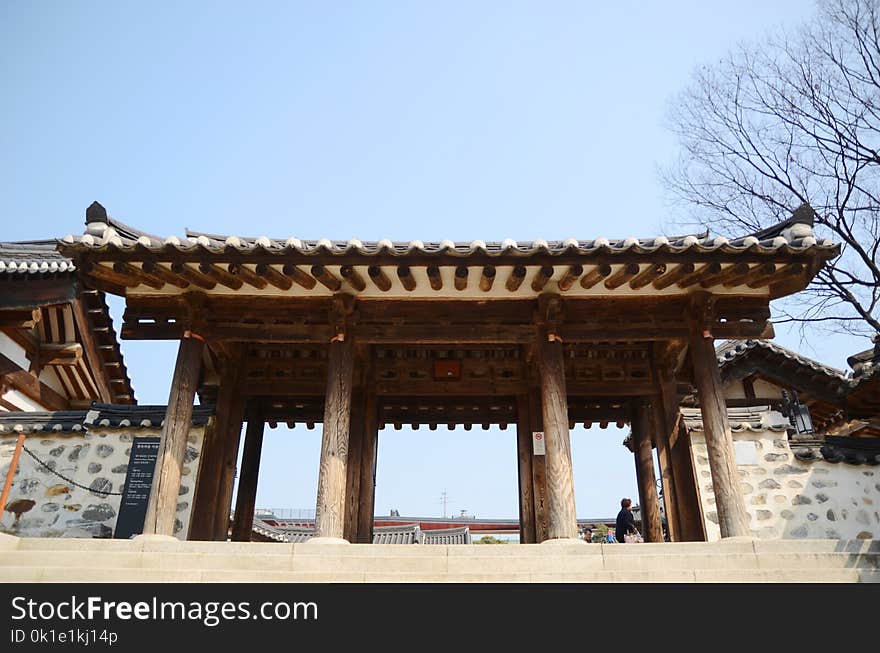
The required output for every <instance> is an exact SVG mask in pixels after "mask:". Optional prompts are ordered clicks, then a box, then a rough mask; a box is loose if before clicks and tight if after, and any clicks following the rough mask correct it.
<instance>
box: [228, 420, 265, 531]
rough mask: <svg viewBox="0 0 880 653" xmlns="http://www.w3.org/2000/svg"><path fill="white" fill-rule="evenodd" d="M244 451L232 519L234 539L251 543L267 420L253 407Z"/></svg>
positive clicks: (248, 421)
mask: <svg viewBox="0 0 880 653" xmlns="http://www.w3.org/2000/svg"><path fill="white" fill-rule="evenodd" d="M247 423H248V425H247V432H246V434H245V438H244V451H243V452H242V456H241V474H239V477H238V495H237V496H236V497H235V516H234V518H233V520H232V541H233V542H250V541H251V531H252V530H253V524H254V507H255V504H256V501H257V482H258V480H259V477H260V453H261V452H262V450H263V431H264V430H265V421H264V419H263V411H262V410H261V409H260V408H254V409H252V410H251V411H250V413H249V415H248V418H247Z"/></svg>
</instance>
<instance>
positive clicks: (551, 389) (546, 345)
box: [537, 335, 578, 539]
mask: <svg viewBox="0 0 880 653" xmlns="http://www.w3.org/2000/svg"><path fill="white" fill-rule="evenodd" d="M537 353H538V370H539V374H540V378H541V409H542V410H541V412H542V415H543V418H544V441H545V443H546V444H545V446H546V448H547V454H546V465H547V500H548V504H549V505H548V508H549V510H548V519H547V521H548V529H547V537H548V539H569V538H570V539H576V538H577V534H578V529H577V515H576V512H575V505H574V476H573V474H572V467H571V441H570V439H569V432H568V398H567V396H566V391H565V366H564V365H563V361H562V343H561V342H559V340H553V341H551V340H550V339H549V336H543V335H542V336H541V337H539V338H538V346H537Z"/></svg>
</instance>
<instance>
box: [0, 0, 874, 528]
mask: <svg viewBox="0 0 880 653" xmlns="http://www.w3.org/2000/svg"><path fill="white" fill-rule="evenodd" d="M812 12H813V7H812V4H811V3H809V2H793V1H779V2H773V3H767V2H751V1H741V2H737V3H717V2H716V3H709V2H666V3H659V2H657V3H643V2H638V3H637V2H616V3H601V4H600V3H589V2H540V3H539V2H532V3H518V2H443V3H440V2H435V3H428V2H369V3H368V2H337V3H332V4H330V3H299V2H281V3H268V2H252V3H232V2H211V3H196V2H182V3H143V2H137V3H136V2H5V3H2V5H0V81H2V89H3V94H2V102H0V196H2V198H3V212H4V217H3V218H2V224H3V229H2V232H0V239H2V240H24V239H34V238H46V237H55V236H58V237H60V236H63V235H65V234H68V233H79V232H81V230H82V228H83V217H84V210H85V207H86V206H88V205H89V204H90V203H91V202H92V201H93V200H98V201H100V202H101V203H102V204H104V205H105V206H106V207H107V208H108V210H109V211H110V213H111V215H113V216H114V217H117V218H119V219H121V220H123V221H125V222H128V223H129V224H132V225H134V226H137V227H139V228H141V229H143V230H145V231H149V232H153V233H157V234H161V235H170V234H178V235H180V234H182V233H183V231H184V228H185V227H189V228H193V229H200V230H204V231H210V232H215V233H230V234H240V235H260V234H267V235H270V236H276V237H283V238H286V237H288V236H291V235H295V236H298V237H301V238H321V237H327V238H343V239H348V238H352V237H356V238H361V239H378V238H392V239H403V240H409V239H421V240H434V239H436V240H442V239H446V238H449V239H472V238H479V239H483V240H502V239H504V238H515V239H521V240H526V239H531V238H545V239H556V238H567V237H571V236H574V237H579V238H593V237H596V236H600V235H605V236H608V237H626V236H630V235H636V236H651V235H655V234H659V233H663V232H669V231H675V227H674V226H672V221H673V219H674V218H675V217H676V216H675V213H674V211H673V209H672V208H671V207H670V206H669V205H668V203H667V202H666V201H665V200H664V195H663V192H662V189H661V187H660V185H659V183H658V178H657V167H658V166H661V165H664V164H666V163H668V162H670V161H672V160H673V158H674V157H675V155H676V144H675V142H674V139H673V137H672V136H671V134H670V133H669V132H668V131H667V130H666V129H665V127H664V120H665V115H666V112H667V110H668V106H669V104H670V102H671V101H672V99H673V98H674V96H675V94H676V93H677V92H679V91H680V90H681V89H682V88H683V87H684V86H685V85H686V84H687V82H688V80H689V78H690V75H691V72H692V71H693V69H694V68H695V67H696V66H698V65H701V64H711V63H712V62H713V61H717V60H718V59H719V58H720V57H721V56H723V55H724V53H725V52H726V51H727V50H728V49H729V48H730V47H732V46H733V45H734V44H735V43H737V42H738V41H741V40H749V39H754V38H758V37H760V36H761V35H762V34H763V33H765V32H766V31H767V30H769V29H772V28H773V27H774V26H778V25H785V26H788V27H796V25H797V24H798V23H799V22H801V21H802V20H804V19H805V18H807V17H809V16H810V15H811V14H812ZM113 310H114V315H116V316H117V317H118V316H120V315H121V312H122V305H121V303H120V302H119V301H115V300H114V302H113ZM778 331H779V333H778V340H779V341H780V342H782V343H783V344H786V345H788V346H791V347H794V348H797V349H800V350H801V351H804V352H805V353H807V354H808V355H811V356H814V357H816V358H818V359H819V360H821V361H823V362H825V363H828V364H830V365H833V366H836V367H839V368H845V367H846V362H845V358H846V356H847V355H849V354H851V353H853V352H855V351H858V350H860V349H864V348H866V347H867V344H866V343H865V342H862V341H853V340H849V339H845V338H834V337H823V338H814V339H813V341H812V342H811V343H810V345H811V348H808V347H806V346H805V345H802V344H800V343H799V341H798V337H797V334H794V333H788V332H786V331H784V330H782V329H780V330H778ZM123 351H124V353H125V358H126V362H127V363H128V366H129V371H130V374H131V376H132V378H133V380H134V384H135V389H136V392H137V395H138V398H139V400H140V402H141V403H165V402H166V401H167V397H168V385H169V382H170V378H171V369H172V366H173V357H174V345H173V344H172V343H141V342H125V343H123ZM624 435H625V433H624V432H621V431H618V430H616V429H614V428H609V429H608V430H606V431H601V430H598V429H593V430H591V431H589V432H585V431H583V430H581V429H578V430H576V431H575V432H574V433H573V434H572V448H573V456H574V469H575V483H576V501H577V508H578V514H579V515H580V516H583V517H595V516H605V515H611V514H614V513H615V512H616V510H615V506H616V505H617V503H618V501H619V499H620V497H621V496H624V495H626V496H636V489H635V476H634V466H633V461H632V457H631V455H630V454H629V453H628V452H627V451H626V450H625V449H623V447H622V446H621V445H620V442H621V440H622V439H623V437H624ZM319 439H320V431H319V430H318V429H316V430H314V431H307V430H305V429H304V428H297V429H295V430H293V431H288V430H286V429H277V430H270V431H267V437H266V444H265V447H264V470H263V474H262V477H261V483H260V487H259V496H258V503H259V504H260V505H263V506H277V507H292V508H313V507H314V502H315V496H314V494H315V487H316V484H317V481H316V479H317V468H318V464H317V457H318V450H319V445H320V443H319ZM444 490H446V491H447V493H448V495H449V504H448V511H449V512H458V511H459V510H468V511H470V512H471V513H475V514H477V515H478V516H496V517H515V516H516V514H517V503H516V496H517V490H516V452H515V435H514V430H513V429H508V430H507V431H500V430H491V431H482V430H481V429H476V430H473V431H470V432H466V431H463V430H460V431H454V432H453V431H447V430H445V429H439V430H437V431H428V430H427V429H422V430H420V431H416V432H413V431H409V430H406V429H404V430H402V431H399V432H398V431H387V432H383V434H382V435H381V436H380V451H379V473H378V488H377V503H376V509H377V512H379V513H387V512H388V511H389V510H390V509H392V508H395V509H398V510H400V512H401V514H420V515H427V516H431V515H439V514H440V512H441V510H442V508H441V504H440V494H441V492H443V491H444Z"/></svg>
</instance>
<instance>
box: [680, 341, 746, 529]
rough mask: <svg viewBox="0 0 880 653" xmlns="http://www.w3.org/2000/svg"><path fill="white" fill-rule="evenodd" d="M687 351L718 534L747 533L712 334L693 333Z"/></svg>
mask: <svg viewBox="0 0 880 653" xmlns="http://www.w3.org/2000/svg"><path fill="white" fill-rule="evenodd" d="M690 353H691V360H692V361H693V366H694V381H695V382H696V386H697V393H698V396H699V400H700V412H701V413H702V417H703V433H704V434H705V436H706V449H707V450H708V457H709V470H710V471H711V472H712V487H713V488H714V489H715V508H716V509H717V511H718V525H719V526H720V527H721V537H723V538H725V537H743V536H748V535H749V520H748V515H747V513H746V505H745V500H744V499H743V495H742V489H741V487H740V480H739V472H738V470H737V468H736V462H735V460H734V454H733V436H732V435H731V432H730V426H729V424H728V423H727V406H726V404H725V401H724V389H723V388H722V386H721V375H720V373H719V371H718V361H717V360H716V358H715V347H714V344H713V341H712V337H711V336H710V335H708V334H707V333H706V332H695V333H694V334H693V335H692V336H691V339H690Z"/></svg>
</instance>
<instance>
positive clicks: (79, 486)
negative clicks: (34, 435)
mask: <svg viewBox="0 0 880 653" xmlns="http://www.w3.org/2000/svg"><path fill="white" fill-rule="evenodd" d="M21 448H22V449H24V451H25V453H26V454H27V455H29V456H30V457H31V458H33V459H34V460H36V461H37V462H38V463H39V464H40V465H42V466H43V467H44V468H45V469H46V470H47V471H49V472H51V473H52V474H55V476H57V477H58V478H61V479H64V480H65V481H67V482H68V483H70V484H71V485H75V486H76V487H78V488H80V489H82V490H88V491H89V492H93V493H95V494H99V495H101V496H105V497H109V496H110V495H113V496H120V497H121V496H122V492H102V491H101V490H95V489H93V488H90V487H86V486H85V485H80V484H79V483H77V482H76V481H74V480H71V479H69V478H67V477H66V476H65V475H64V474H59V473H58V472H56V471H55V470H54V469H52V468H51V467H49V465H47V464H46V463H44V462H43V461H42V460H40V459H39V458H37V456H36V455H35V454H34V452H33V451H31V450H30V449H28V448H27V447H26V446H24V445H21Z"/></svg>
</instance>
